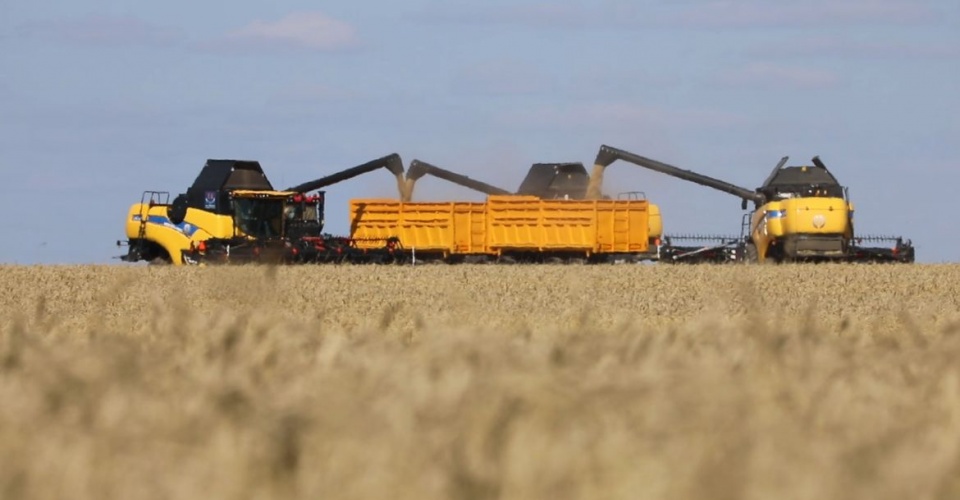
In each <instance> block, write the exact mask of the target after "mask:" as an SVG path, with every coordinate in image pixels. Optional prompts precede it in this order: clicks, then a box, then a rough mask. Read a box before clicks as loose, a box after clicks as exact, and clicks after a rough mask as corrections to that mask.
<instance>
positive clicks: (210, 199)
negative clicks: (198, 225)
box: [203, 191, 217, 210]
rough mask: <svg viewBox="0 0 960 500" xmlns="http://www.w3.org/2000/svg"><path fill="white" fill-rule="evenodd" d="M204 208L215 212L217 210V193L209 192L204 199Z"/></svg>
mask: <svg viewBox="0 0 960 500" xmlns="http://www.w3.org/2000/svg"><path fill="white" fill-rule="evenodd" d="M203 208H205V209H207V210H214V209H216V208H217V192H216V191H207V192H206V193H205V196H204V197H203Z"/></svg>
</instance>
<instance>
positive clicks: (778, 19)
mask: <svg viewBox="0 0 960 500" xmlns="http://www.w3.org/2000/svg"><path fill="white" fill-rule="evenodd" d="M418 17H420V18H421V19H425V20H428V21H436V22H444V23H450V22H454V23H462V24H502V25H518V26H526V27H536V28H566V29H585V28H589V29H609V28H617V29H651V28H693V29H701V28H710V29H716V28H730V29H741V28H777V27H803V26H814V25H829V24H836V23H844V24H856V23H893V24H904V23H917V22H923V21H931V20H934V19H935V18H936V13H935V12H934V11H933V10H932V9H930V8H929V7H927V6H926V5H924V4H922V3H919V2H914V1H910V0H806V1H804V2H801V3H783V2H771V1H769V0H691V1H687V2H672V3H670V4H666V5H663V4H661V5H651V4H649V3H647V4H638V3H637V2H635V1H626V0H601V1H598V2H593V3H583V4H572V5H571V4H564V5H558V4H555V3H546V2H532V3H519V4H518V3H514V4H512V5H509V6H493V5H489V4H487V5H484V4H472V5H463V4H451V3H449V2H443V3H439V2H438V3H435V4H432V5H430V6H429V7H428V8H427V9H426V10H424V11H421V12H420V13H419V14H418Z"/></svg>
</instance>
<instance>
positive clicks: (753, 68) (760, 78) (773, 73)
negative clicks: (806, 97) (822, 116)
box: [716, 62, 839, 89]
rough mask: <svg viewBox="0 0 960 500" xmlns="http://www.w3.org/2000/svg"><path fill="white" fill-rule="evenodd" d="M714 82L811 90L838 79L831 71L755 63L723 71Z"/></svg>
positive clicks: (826, 85)
mask: <svg viewBox="0 0 960 500" xmlns="http://www.w3.org/2000/svg"><path fill="white" fill-rule="evenodd" d="M716 81H717V82H718V83H721V84H726V85H735V86H747V87H788V88H803V89H811V88H825V87H832V86H834V85H836V84H837V83H838V81H839V78H838V77H837V75H836V74H835V73H833V72H831V71H828V70H823V69H818V68H809V67H801V66H782V65H778V64H771V63H763V62H756V63H750V64H748V65H746V66H743V67H741V68H736V69H732V70H729V71H725V72H723V73H721V74H719V75H718V76H717V77H716Z"/></svg>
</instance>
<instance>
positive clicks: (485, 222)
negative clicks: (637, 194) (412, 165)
mask: <svg viewBox="0 0 960 500" xmlns="http://www.w3.org/2000/svg"><path fill="white" fill-rule="evenodd" d="M350 222H351V224H350V227H351V233H350V235H351V237H352V238H355V239H358V240H360V241H358V246H360V247H361V248H377V247H380V246H383V244H384V242H385V241H386V240H387V239H388V238H391V237H396V238H399V239H400V242H401V243H402V244H403V246H404V247H407V248H416V249H417V250H421V251H430V252H444V253H449V254H455V255H456V254H460V255H463V254H480V253H486V254H497V253H500V252H502V251H573V252H583V253H585V254H592V253H622V252H645V251H647V250H648V241H649V225H650V221H649V204H648V202H647V201H645V200H541V199H540V198H536V197H532V196H490V197H489V198H488V199H487V202H486V203H470V202H440V203H422V202H417V203H403V202H399V201H396V200H372V199H366V200H364V199H359V200H351V202H350Z"/></svg>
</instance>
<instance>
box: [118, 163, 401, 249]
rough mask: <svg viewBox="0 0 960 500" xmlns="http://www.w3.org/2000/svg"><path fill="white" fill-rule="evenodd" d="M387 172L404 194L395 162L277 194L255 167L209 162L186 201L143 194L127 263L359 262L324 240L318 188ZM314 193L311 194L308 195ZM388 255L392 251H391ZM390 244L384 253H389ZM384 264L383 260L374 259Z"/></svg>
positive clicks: (130, 221) (341, 241)
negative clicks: (383, 169)
mask: <svg viewBox="0 0 960 500" xmlns="http://www.w3.org/2000/svg"><path fill="white" fill-rule="evenodd" d="M379 168H386V169H388V170H389V171H391V172H392V173H393V174H394V175H395V176H396V177H397V182H398V186H399V187H400V188H401V189H402V186H403V182H404V181H403V165H402V161H401V160H400V157H399V155H396V154H392V155H389V156H385V157H383V158H378V159H376V160H373V161H370V162H367V163H365V164H362V165H358V166H356V167H353V168H349V169H346V170H343V171H340V172H337V173H334V174H332V175H328V176H325V177H322V178H320V179H316V180H314V181H310V182H307V183H303V184H300V185H298V186H294V187H292V188H290V189H286V190H283V191H277V190H274V189H273V186H272V185H271V184H270V181H269V180H268V179H267V177H266V175H264V173H263V170H262V168H261V167H260V164H259V163H258V162H255V161H239V160H208V161H207V163H206V165H205V166H204V168H203V170H201V172H200V175H198V176H197V179H196V180H195V181H194V183H193V185H192V186H191V187H190V188H189V189H188V190H187V192H186V193H184V194H181V195H179V196H177V197H176V198H175V199H174V200H173V202H172V203H171V202H169V193H166V192H155V191H148V192H145V193H144V195H143V197H142V198H141V201H140V203H137V204H134V205H133V206H131V208H130V210H129V211H128V215H127V219H126V235H127V240H126V241H125V242H124V241H118V242H117V244H118V245H127V246H128V247H129V250H128V252H127V254H126V255H124V256H122V257H121V259H122V260H124V261H126V262H138V261H148V262H151V263H170V264H174V265H184V264H201V263H203V264H206V263H245V262H278V263H279V262H321V261H343V260H364V259H367V258H372V257H373V256H374V254H375V253H376V252H370V251H360V250H357V249H356V248H355V245H354V244H353V242H352V241H350V240H349V238H342V237H340V238H338V237H333V236H330V235H326V234H324V233H323V228H324V192H323V191H318V190H320V189H321V188H323V187H326V186H329V185H332V184H335V183H337V182H341V181H344V180H347V179H350V178H352V177H356V176H358V175H361V174H363V173H366V172H370V171H373V170H376V169H379ZM311 191H317V193H316V194H313V195H309V194H308V193H309V192H311ZM388 247H389V248H388ZM392 248H393V242H390V244H389V245H384V249H385V250H386V251H390V250H392ZM378 258H381V259H382V256H380V257H378Z"/></svg>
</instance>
